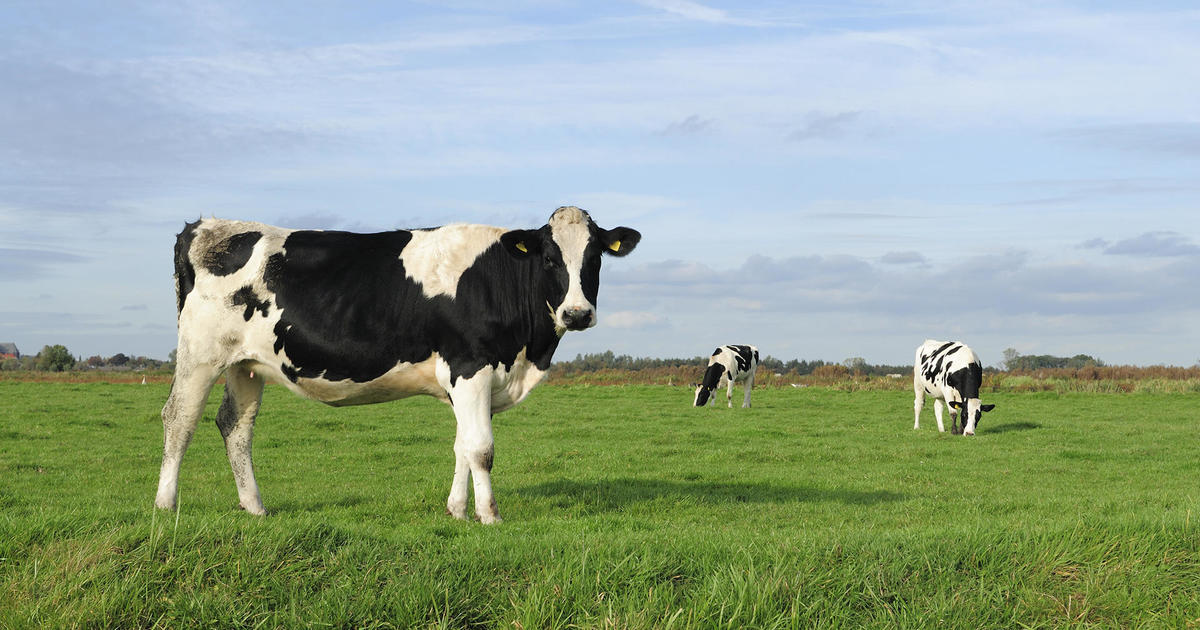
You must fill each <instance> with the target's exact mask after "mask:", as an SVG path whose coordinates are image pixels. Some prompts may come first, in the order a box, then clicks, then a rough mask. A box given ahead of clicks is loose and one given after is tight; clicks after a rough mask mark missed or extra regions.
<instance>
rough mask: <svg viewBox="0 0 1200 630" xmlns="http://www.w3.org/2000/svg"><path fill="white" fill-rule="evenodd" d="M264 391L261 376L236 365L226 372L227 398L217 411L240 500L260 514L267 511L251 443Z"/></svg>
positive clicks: (218, 424) (243, 505) (239, 501)
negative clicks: (260, 494)
mask: <svg viewBox="0 0 1200 630" xmlns="http://www.w3.org/2000/svg"><path fill="white" fill-rule="evenodd" d="M262 393H263V379H262V376H255V375H254V374H253V373H252V372H251V371H250V370H249V369H247V368H245V367H243V366H240V365H235V366H233V367H230V368H229V369H228V370H227V371H226V372H225V398H224V399H223V400H222V401H221V409H220V410H219V411H217V428H218V429H219V430H220V431H221V437H222V438H225V453H226V454H227V455H228V456H229V467H230V468H232V469H233V480H234V482H235V483H237V491H238V503H239V504H240V505H241V506H242V509H244V510H246V511H247V512H249V513H251V514H258V515H260V516H261V515H263V514H266V513H267V512H266V510H264V509H263V504H262V497H261V496H259V494H258V483H257V482H256V481H255V480H254V462H253V461H252V459H251V454H250V444H251V442H252V441H253V440H254V418H255V416H257V415H258V407H259V405H260V404H261V403H262Z"/></svg>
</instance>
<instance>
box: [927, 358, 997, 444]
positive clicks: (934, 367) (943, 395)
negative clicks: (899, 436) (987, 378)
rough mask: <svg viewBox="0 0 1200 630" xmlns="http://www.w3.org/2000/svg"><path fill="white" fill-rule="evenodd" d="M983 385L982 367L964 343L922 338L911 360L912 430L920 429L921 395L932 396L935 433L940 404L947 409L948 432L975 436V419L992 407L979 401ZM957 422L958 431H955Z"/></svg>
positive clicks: (992, 406) (977, 423)
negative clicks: (980, 387)
mask: <svg viewBox="0 0 1200 630" xmlns="http://www.w3.org/2000/svg"><path fill="white" fill-rule="evenodd" d="M982 383H983V364H982V363H980V362H979V357H977V356H975V353H974V352H973V351H971V349H970V348H968V347H967V345H966V344H964V343H959V342H957V341H934V340H932V339H926V340H925V343H923V344H921V345H920V347H918V348H917V355H916V357H915V358H914V359H913V392H914V393H915V394H916V400H915V401H913V415H914V421H913V428H914V429H919V428H921V409H922V408H924V406H925V396H927V395H928V396H933V416H934V418H936V419H937V425H938V431H942V432H944V431H945V430H946V428H945V427H944V426H943V425H942V401H943V400H944V401H946V405H947V406H948V407H950V420H951V424H950V432H951V433H953V434H955V435H958V434H959V433H960V432H961V433H962V434H963V435H975V428H976V427H977V426H979V418H980V416H982V415H983V412H985V411H991V410H992V409H995V408H996V405H984V404H981V403H980V401H979V386H980V385H981V384H982ZM959 420H961V421H962V428H959V426H958V425H959Z"/></svg>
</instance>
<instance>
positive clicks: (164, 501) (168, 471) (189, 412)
mask: <svg viewBox="0 0 1200 630" xmlns="http://www.w3.org/2000/svg"><path fill="white" fill-rule="evenodd" d="M220 373H221V372H220V370H219V369H217V368H216V367H213V366H210V365H188V364H187V362H186V361H181V362H180V363H179V364H178V365H177V367H176V368H175V380H174V382H172V383H171V393H170V394H169V395H168V396H167V404H166V405H164V406H163V410H162V420H163V460H162V468H160V469H159V473H158V495H157V496H156V497H155V499H154V505H155V506H156V507H159V508H162V509H164V510H173V509H175V498H176V495H177V493H178V491H179V466H180V464H182V463H183V454H184V453H185V452H186V451H187V447H188V444H190V443H191V441H192V436H193V435H194V434H195V433H196V425H198V424H200V416H202V415H204V403H205V402H207V401H208V392H209V391H210V390H212V386H213V383H215V382H216V381H217V376H218V375H219V374H220Z"/></svg>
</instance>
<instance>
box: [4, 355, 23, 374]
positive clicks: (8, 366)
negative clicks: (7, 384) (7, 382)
mask: <svg viewBox="0 0 1200 630" xmlns="http://www.w3.org/2000/svg"><path fill="white" fill-rule="evenodd" d="M19 369H21V360H20V359H17V358H15V357H14V358H8V359H5V360H3V361H0V370H3V371H5V372H16V371H17V370H19Z"/></svg>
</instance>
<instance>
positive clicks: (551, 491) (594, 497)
mask: <svg viewBox="0 0 1200 630" xmlns="http://www.w3.org/2000/svg"><path fill="white" fill-rule="evenodd" d="M514 491H515V493H516V494H518V495H523V496H526V497H530V498H548V499H550V500H551V501H552V502H553V503H554V504H555V506H556V507H577V508H583V509H585V510H588V511H609V510H620V509H622V508H624V507H627V506H630V505H634V504H638V503H644V502H647V501H654V500H664V499H665V500H678V501H682V502H694V503H699V504H703V505H712V506H719V505H735V504H741V503H746V504H749V503H779V504H786V503H825V502H836V503H843V504H847V505H861V506H871V505H878V504H881V503H890V502H895V501H903V500H905V499H907V497H906V496H905V495H903V494H900V493H897V492H891V491H888V490H872V491H861V490H849V489H845V488H835V489H831V488H814V487H811V486H802V485H793V484H773V483H762V482H760V483H746V482H713V481H676V480H667V479H635V478H617V479H603V480H596V481H571V480H558V481H547V482H544V483H540V484H536V485H532V486H524V487H520V488H516V489H515V490H514Z"/></svg>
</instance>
